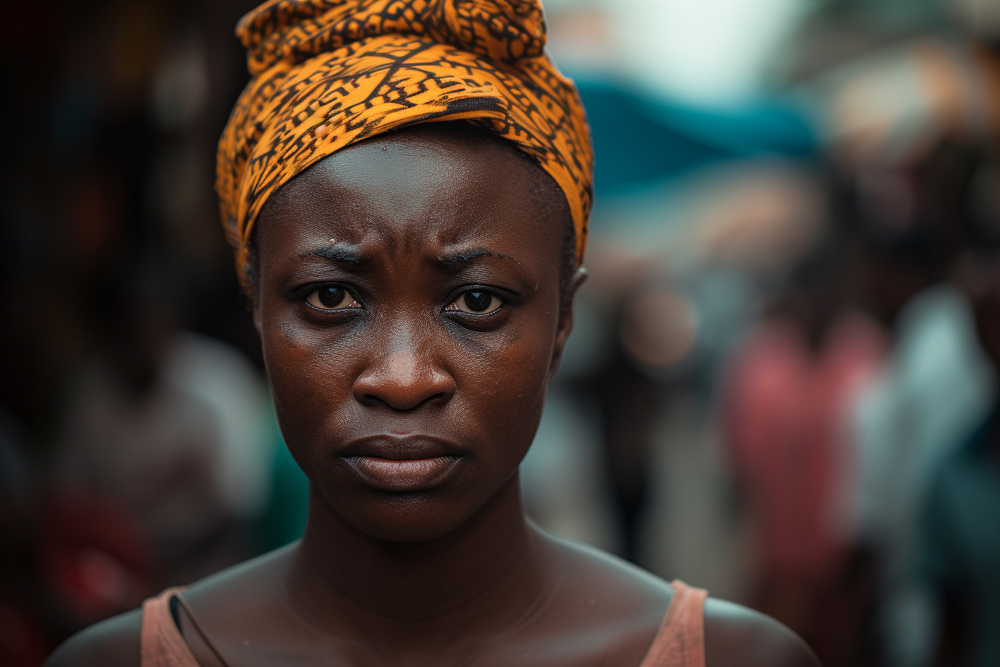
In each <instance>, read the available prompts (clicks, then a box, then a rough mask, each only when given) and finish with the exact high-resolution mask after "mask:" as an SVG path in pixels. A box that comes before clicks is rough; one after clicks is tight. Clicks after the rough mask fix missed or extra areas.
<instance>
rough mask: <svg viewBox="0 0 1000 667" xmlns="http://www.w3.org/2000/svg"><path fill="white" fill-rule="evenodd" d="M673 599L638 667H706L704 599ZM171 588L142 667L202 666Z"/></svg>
mask: <svg viewBox="0 0 1000 667" xmlns="http://www.w3.org/2000/svg"><path fill="white" fill-rule="evenodd" d="M670 585H671V586H672V587H673V589H674V597H673V599H672V600H671V601H670V606H669V607H668V608H667V613H666V615H665V616H664V617H663V622H662V623H661V624H660V629H659V630H658V631H657V633H656V637H655V638H654V639H653V645H652V646H650V648H649V652H648V653H647V654H646V657H645V658H644V659H643V661H642V664H641V665H639V667H705V631H704V619H705V597H706V595H707V593H706V592H705V591H703V590H701V589H700V588H692V587H691V586H688V585H686V584H684V583H683V582H682V581H674V582H673V583H672V584H670ZM181 590H183V589H178V588H169V589H167V590H165V591H163V592H162V593H160V595H158V596H156V597H155V598H149V599H148V600H146V602H145V603H143V605H142V667H199V666H198V662H197V661H196V660H195V659H194V655H193V654H192V653H191V649H190V648H188V645H187V643H186V642H185V641H184V637H183V636H182V635H181V633H180V631H179V630H178V629H177V625H176V624H175V623H174V618H173V615H172V614H171V613H170V598H171V597H173V595H174V594H176V593H178V592H180V591H181Z"/></svg>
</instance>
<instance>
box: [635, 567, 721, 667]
mask: <svg viewBox="0 0 1000 667" xmlns="http://www.w3.org/2000/svg"><path fill="white" fill-rule="evenodd" d="M670 586H671V587H672V588H673V589H674V597H673V599H671V600H670V606H669V607H667V613H666V615H665V616H664V617H663V623H661V624H660V629H659V631H657V633H656V637H655V638H654V639H653V645H652V646H650V648H649V653H647V654H646V658H645V659H644V660H643V661H642V664H641V665H640V667H705V598H706V597H708V593H707V592H706V591H704V590H702V589H700V588H694V587H692V586H688V585H687V584H685V583H684V582H683V581H680V580H677V581H674V582H673V583H671V584H670Z"/></svg>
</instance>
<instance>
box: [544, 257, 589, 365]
mask: <svg viewBox="0 0 1000 667" xmlns="http://www.w3.org/2000/svg"><path fill="white" fill-rule="evenodd" d="M586 281H587V269H586V268H584V267H582V266H581V267H579V268H578V269H577V270H576V273H574V274H573V282H572V283H571V284H570V287H569V294H568V295H567V305H566V307H565V308H561V309H560V311H559V322H558V324H557V325H556V341H555V345H554V346H553V347H552V363H551V364H550V366H549V378H550V379H551V378H552V377H553V376H554V375H555V374H556V371H557V370H559V362H560V361H562V353H563V349H564V348H565V347H566V341H567V340H568V339H569V334H570V332H572V331H573V299H574V297H575V296H576V292H577V290H579V289H580V286H581V285H583V283H585V282H586Z"/></svg>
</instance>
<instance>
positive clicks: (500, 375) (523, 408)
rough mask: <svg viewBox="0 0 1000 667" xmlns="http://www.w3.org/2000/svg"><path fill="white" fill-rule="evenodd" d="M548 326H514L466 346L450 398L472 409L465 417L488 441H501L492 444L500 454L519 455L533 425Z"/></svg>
mask: <svg viewBox="0 0 1000 667" xmlns="http://www.w3.org/2000/svg"><path fill="white" fill-rule="evenodd" d="M554 329H555V327H554V325H553V326H551V327H538V328H536V329H535V330H534V331H532V330H528V328H527V327H524V328H518V329H514V330H511V331H509V332H506V333H505V334H504V335H503V336H502V337H501V338H500V339H499V340H497V341H493V342H492V344H490V345H483V346H482V348H480V349H470V350H468V351H467V357H466V358H467V362H468V363H467V366H466V368H465V370H463V371H461V374H460V376H459V378H458V379H459V381H460V382H459V386H460V390H459V395H458V396H456V398H458V399H459V401H460V402H461V403H462V404H465V405H467V406H468V407H469V408H470V409H471V411H472V412H474V417H473V418H472V419H471V420H470V421H472V422H478V423H477V424H476V426H478V427H479V428H481V429H483V431H484V432H485V433H487V434H489V436H490V439H491V440H493V439H498V440H502V441H503V442H501V443H498V444H497V447H498V451H499V452H500V453H502V454H504V455H505V456H506V455H512V456H513V455H516V454H517V452H520V454H517V456H518V458H520V456H523V455H524V452H525V451H526V450H527V447H528V445H530V444H531V440H532V439H533V437H534V433H535V429H536V428H537V427H538V421H539V419H540V418H541V412H542V407H543V405H544V402H545V392H546V389H547V386H548V372H549V366H550V360H551V354H552V341H553V337H554ZM463 388H464V390H465V391H462V389H463ZM470 417H472V415H470Z"/></svg>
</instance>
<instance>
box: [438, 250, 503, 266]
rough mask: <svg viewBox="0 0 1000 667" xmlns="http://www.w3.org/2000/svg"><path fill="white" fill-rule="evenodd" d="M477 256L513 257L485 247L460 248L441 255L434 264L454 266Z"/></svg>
mask: <svg viewBox="0 0 1000 667" xmlns="http://www.w3.org/2000/svg"><path fill="white" fill-rule="evenodd" d="M478 257H497V258H499V259H513V258H512V257H511V256H510V255H505V254H503V253H502V252H496V251H495V250H488V249H486V248H473V249H472V250H462V251H460V252H456V253H451V254H449V255H443V256H441V257H439V258H437V260H436V262H435V263H436V264H440V265H441V266H445V267H448V266H454V265H455V264H460V263H464V262H471V261H472V260H474V259H476V258H478Z"/></svg>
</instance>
